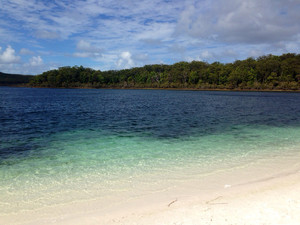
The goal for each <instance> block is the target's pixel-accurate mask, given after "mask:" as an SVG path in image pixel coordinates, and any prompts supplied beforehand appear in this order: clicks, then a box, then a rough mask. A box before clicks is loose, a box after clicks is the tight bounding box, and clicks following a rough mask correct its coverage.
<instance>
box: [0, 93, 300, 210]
mask: <svg viewBox="0 0 300 225" xmlns="http://www.w3.org/2000/svg"><path fill="white" fill-rule="evenodd" d="M0 94H1V101H2V103H3V104H1V105H2V106H1V148H0V150H1V154H0V156H1V158H0V178H1V179H0V192H1V197H0V212H2V213H17V212H19V211H24V210H36V209H39V208H42V207H45V206H55V205H60V204H66V203H71V202H77V201H85V200H90V199H106V198H109V197H111V196H115V197H116V198H117V196H119V195H122V193H124V192H128V191H130V192H132V193H131V195H132V196H135V195H137V193H141V192H143V191H144V192H154V191H163V190H165V189H167V188H169V187H168V185H170V186H172V185H177V184H180V183H183V182H185V181H187V180H201V179H202V177H205V176H209V175H210V176H213V175H214V173H218V171H223V170H227V169H232V168H237V169H238V168H239V167H240V166H241V165H247V164H252V163H255V162H257V161H258V160H260V159H264V158H266V157H272V156H275V157H277V156H280V155H284V154H293V152H294V153H295V154H296V153H297V154H298V153H299V146H300V138H299V134H300V121H299V115H300V114H299V113H300V101H299V100H300V94H297V93H235V92H186V91H154V90H153V91H149V90H147V91H143V90H56V89H22V88H20V89H19V88H17V89H16V88H1V89H0ZM160 177H161V179H158V178H160Z"/></svg>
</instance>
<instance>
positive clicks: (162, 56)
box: [0, 0, 300, 75]
mask: <svg viewBox="0 0 300 225" xmlns="http://www.w3.org/2000/svg"><path fill="white" fill-rule="evenodd" d="M299 12H300V0H98V1H97V0H44V1H41V0H40V1H38V0H0V71H1V72H6V73H19V74H34V75H35V74H40V73H42V72H44V71H48V70H51V69H56V68H58V67H62V66H75V65H77V66H80V65H82V66H84V67H90V68H93V69H97V70H101V71H105V70H119V69H125V68H132V67H139V66H144V65H146V64H173V63H176V62H179V61H193V60H200V61H205V62H209V63H211V62H215V61H219V62H222V63H228V62H234V61H235V60H243V59H246V58H248V57H254V58H256V57H258V56H262V55H267V54H274V55H281V54H283V53H287V52H291V53H297V54H299V52H300V22H299V21H300V13H299Z"/></svg>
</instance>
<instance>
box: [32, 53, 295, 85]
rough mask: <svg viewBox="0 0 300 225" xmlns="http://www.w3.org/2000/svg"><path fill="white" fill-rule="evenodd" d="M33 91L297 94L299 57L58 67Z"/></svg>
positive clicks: (36, 81) (35, 81) (37, 82)
mask: <svg viewBox="0 0 300 225" xmlns="http://www.w3.org/2000/svg"><path fill="white" fill-rule="evenodd" d="M30 85H31V86H34V87H66V88H193V89H235V90H300V55H299V54H292V53H288V54H283V55H281V56H275V55H267V56H261V57H258V58H257V59H254V58H248V59H245V60H237V61H235V62H233V63H226V64H223V63H220V62H214V63H211V64H209V63H207V62H201V61H192V62H178V63H175V64H173V65H146V66H144V67H138V68H132V69H124V70H110V71H99V70H93V69H90V68H84V67H82V66H79V67H78V66H74V67H61V68H59V69H56V70H50V71H47V72H44V73H43V74H41V75H37V76H35V77H34V78H33V79H32V80H31V81H30Z"/></svg>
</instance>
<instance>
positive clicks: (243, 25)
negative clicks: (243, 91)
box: [177, 0, 300, 44]
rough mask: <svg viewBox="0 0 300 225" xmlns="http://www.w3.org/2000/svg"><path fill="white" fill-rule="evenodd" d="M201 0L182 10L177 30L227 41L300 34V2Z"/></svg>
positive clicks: (258, 40)
mask: <svg viewBox="0 0 300 225" xmlns="http://www.w3.org/2000/svg"><path fill="white" fill-rule="evenodd" d="M204 2H205V3H206V4H205V6H203V3H200V2H198V4H195V6H190V7H188V8H186V10H184V11H183V12H182V13H181V16H180V19H179V21H178V26H177V34H178V35H179V34H180V33H187V34H188V35H190V36H192V37H194V38H200V39H208V40H215V41H219V42H227V43H250V44H252V43H254V44H256V43H272V42H278V41H289V40H292V39H293V38H294V37H295V36H296V35H297V34H299V29H300V24H299V23H297V22H296V21H299V20H300V14H299V13H298V12H299V9H300V2H299V1H296V0H290V1H273V0H265V1H261V0H244V1H240V0H227V1H222V0H216V1H214V2H212V1H208V0H206V1H204Z"/></svg>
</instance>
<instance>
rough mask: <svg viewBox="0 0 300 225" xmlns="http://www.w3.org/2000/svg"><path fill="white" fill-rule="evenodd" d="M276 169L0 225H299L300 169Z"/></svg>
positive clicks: (8, 219) (8, 218)
mask: <svg viewBox="0 0 300 225" xmlns="http://www.w3.org/2000/svg"><path fill="white" fill-rule="evenodd" d="M294 162H297V159H295V158H294ZM277 163H278V162H277V161H276V164H277ZM277 165H278V166H276V165H275V164H273V165H272V168H273V170H270V168H269V167H266V168H267V169H266V171H274V172H269V173H266V172H263V171H262V170H261V169H260V168H256V165H253V168H246V169H245V170H244V173H243V170H238V171H235V172H232V171H231V172H228V173H221V174H220V175H219V176H213V177H207V178H206V180H205V183H204V184H203V185H197V184H196V183H195V184H193V183H190V184H187V185H183V186H178V187H177V188H173V189H172V190H166V191H165V192H161V193H151V194H148V195H145V196H141V197H140V198H133V199H130V201H120V202H118V200H117V201H116V202H115V203H116V204H110V205H109V206H108V205H105V203H103V202H99V201H97V200H95V201H89V202H77V203H72V204H67V205H60V206H57V207H49V208H43V209H41V210H38V211H30V210H29V211H26V210H25V211H23V212H20V213H18V214H15V215H13V214H10V215H2V216H1V215H0V224H1V225H2V224H5V225H6V224H7V225H10V224H12V225H15V224H26V225H29V224H30V225H41V224H60V225H79V224H80V225H81V224H84V225H92V224H93V225H96V224H97V225H113V224H116V225H117V224H118V225H135V224H136V225H150V224H151V225H153V224H157V225H160V224H161V225H185V224H186V225H188V224H204V225H206V224H216V225H222V224H226V225H227V224H228V225H229V224H232V225H233V224H236V225H243V224H245V225H250V224H251V225H252V224H253V225H258V224H265V225H266V224H272V225H275V224H278V225H284V224H286V225H292V224H295V225H299V224H300V167H299V165H300V164H299V163H293V165H290V166H289V164H288V163H287V164H286V165H282V164H277ZM281 166H282V168H281ZM284 168H285V169H284ZM249 170H251V173H248V172H249ZM247 171H248V172H247ZM246 172H247V173H246ZM250 175H251V176H250ZM225 181H226V182H225ZM227 181H228V182H227ZM208 184H211V185H208Z"/></svg>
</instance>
